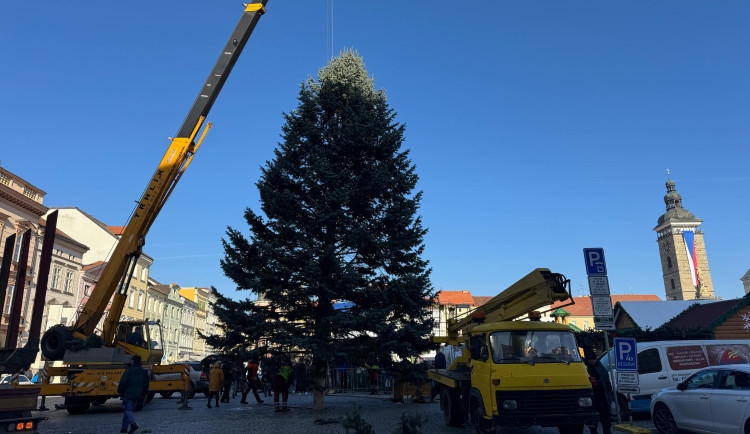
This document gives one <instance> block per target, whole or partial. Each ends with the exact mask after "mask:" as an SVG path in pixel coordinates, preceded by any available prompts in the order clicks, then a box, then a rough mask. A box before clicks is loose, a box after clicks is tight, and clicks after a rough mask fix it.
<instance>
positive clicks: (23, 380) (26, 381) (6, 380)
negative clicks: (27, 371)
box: [0, 375, 32, 384]
mask: <svg viewBox="0 0 750 434" xmlns="http://www.w3.org/2000/svg"><path fill="white" fill-rule="evenodd" d="M10 378H11V375H5V376H3V378H2V380H0V384H10ZM18 384H32V383H31V380H29V378H28V377H27V376H25V375H19V376H18Z"/></svg>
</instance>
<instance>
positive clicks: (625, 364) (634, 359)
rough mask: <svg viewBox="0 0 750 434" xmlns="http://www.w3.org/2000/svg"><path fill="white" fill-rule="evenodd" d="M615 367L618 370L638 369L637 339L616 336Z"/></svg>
mask: <svg viewBox="0 0 750 434" xmlns="http://www.w3.org/2000/svg"><path fill="white" fill-rule="evenodd" d="M615 368H617V370H618V371H637V370H638V352H637V350H636V344H635V339H633V338H615Z"/></svg>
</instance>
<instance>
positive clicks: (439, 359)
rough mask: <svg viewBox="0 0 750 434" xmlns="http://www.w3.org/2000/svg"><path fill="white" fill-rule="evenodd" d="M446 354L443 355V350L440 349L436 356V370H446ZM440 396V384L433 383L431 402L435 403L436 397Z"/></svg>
mask: <svg viewBox="0 0 750 434" xmlns="http://www.w3.org/2000/svg"><path fill="white" fill-rule="evenodd" d="M445 362H446V361H445V354H443V349H442V348H438V350H437V353H436V354H435V369H445V368H446V363H445ZM439 394H440V383H438V382H436V381H432V388H430V401H434V400H435V397H436V396H438V395H439Z"/></svg>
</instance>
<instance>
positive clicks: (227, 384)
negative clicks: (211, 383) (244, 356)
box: [221, 363, 234, 403]
mask: <svg viewBox="0 0 750 434" xmlns="http://www.w3.org/2000/svg"><path fill="white" fill-rule="evenodd" d="M221 370H222V372H224V384H222V386H221V390H222V393H221V402H226V403H229V394H230V389H231V388H232V383H233V382H234V369H232V367H231V366H230V365H229V363H224V364H223V365H222V367H221Z"/></svg>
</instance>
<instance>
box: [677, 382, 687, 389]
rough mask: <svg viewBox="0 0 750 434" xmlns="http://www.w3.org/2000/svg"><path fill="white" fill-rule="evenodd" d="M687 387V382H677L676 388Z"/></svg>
mask: <svg viewBox="0 0 750 434" xmlns="http://www.w3.org/2000/svg"><path fill="white" fill-rule="evenodd" d="M685 389H687V384H685V383H678V384H677V390H685Z"/></svg>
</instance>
